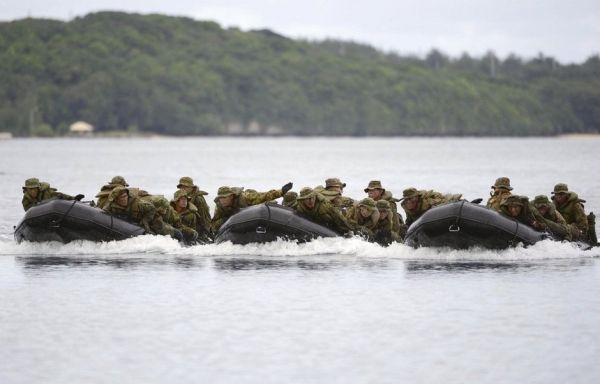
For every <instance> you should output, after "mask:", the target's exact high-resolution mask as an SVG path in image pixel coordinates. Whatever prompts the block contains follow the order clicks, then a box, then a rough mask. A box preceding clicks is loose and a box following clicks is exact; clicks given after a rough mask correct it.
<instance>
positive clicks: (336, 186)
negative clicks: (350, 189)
mask: <svg viewBox="0 0 600 384" xmlns="http://www.w3.org/2000/svg"><path fill="white" fill-rule="evenodd" d="M344 188H346V183H342V182H341V181H340V179H338V178H337V177H332V178H329V179H327V180H325V190H326V191H330V192H333V193H334V194H335V192H339V197H336V198H335V199H336V200H337V201H336V202H334V205H336V206H337V207H338V208H339V209H341V210H342V212H345V211H346V210H348V208H350V207H352V206H354V204H355V201H354V199H352V198H350V197H347V196H344ZM325 196H326V197H327V195H325Z"/></svg>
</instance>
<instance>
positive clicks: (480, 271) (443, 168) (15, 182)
mask: <svg viewBox="0 0 600 384" xmlns="http://www.w3.org/2000/svg"><path fill="white" fill-rule="evenodd" d="M599 144H600V140H593V139H592V140H590V139H495V140H489V139H255V140H244V139H131V140H108V139H102V140H85V139H80V140H78V139H58V140H9V141H0V181H1V183H0V210H1V212H2V215H1V217H0V298H1V300H0V361H2V364H0V383H3V384H4V383H74V382H77V383H78V382H85V383H115V382H127V383H164V382H174V383H197V382H222V383H231V382H237V383H281V382H294V383H331V382H335V383H349V382H350V383H398V382H415V383H466V382H477V383H596V382H598V381H599V380H600V367H599V366H598V361H599V359H600V325H599V324H600V263H599V260H600V259H599V257H600V251H598V250H592V251H581V250H579V249H577V248H575V247H573V246H572V245H569V244H560V243H552V242H543V243H540V244H537V245H535V246H534V247H530V248H527V249H523V248H517V249H511V250H506V251H499V252H496V251H484V250H469V251H451V250H433V249H420V250H412V249H409V248H406V247H404V246H402V245H394V246H392V247H389V248H381V247H379V246H377V245H373V244H368V243H365V242H363V241H360V240H358V239H322V240H318V241H315V242H313V243H309V244H302V245H297V244H293V243H286V242H278V243H273V244H266V245H254V246H234V245H231V244H222V245H218V246H217V245H206V246H196V247H190V248H181V247H180V246H179V245H178V244H177V243H176V242H174V241H173V240H170V239H166V238H163V237H156V236H144V237H140V238H135V239H129V240H126V241H122V242H112V243H103V244H96V243H90V242H77V243H72V244H68V245H62V244H56V243H46V244H20V245H17V244H15V243H14V241H13V240H12V226H13V225H15V224H16V223H17V222H18V220H19V219H20V218H21V216H22V214H23V212H22V208H21V205H20V199H21V190H20V187H21V185H22V183H23V181H24V180H25V179H26V178H28V177H33V176H38V177H40V178H41V179H43V180H47V181H49V182H50V183H51V184H52V185H55V186H57V187H58V188H59V189H60V190H61V191H64V192H67V193H72V194H75V193H79V192H81V193H84V194H85V195H86V196H88V197H91V196H93V195H95V194H96V193H97V191H98V190H99V188H100V186H101V185H102V184H104V183H105V182H107V181H108V180H110V178H111V177H112V176H114V175H116V174H121V175H123V176H125V177H126V179H127V180H128V182H129V183H130V184H131V185H134V186H140V187H143V188H145V189H147V190H149V191H150V192H152V193H162V194H165V195H167V196H168V197H171V195H172V193H173V192H174V189H175V185H176V184H177V180H178V179H179V177H180V176H183V175H189V176H192V177H193V178H194V180H195V181H196V183H197V184H199V185H200V186H201V188H203V189H206V190H207V191H208V192H210V193H211V195H213V196H214V192H215V191H216V189H217V188H218V187H219V186H220V185H240V186H246V187H251V188H256V189H259V190H266V189H270V188H277V187H280V186H281V185H283V184H284V183H285V182H287V181H290V180H291V181H294V183H295V189H296V190H298V189H300V188H301V187H303V186H314V185H316V184H320V183H322V182H323V180H324V179H325V178H327V177H332V176H339V177H340V178H342V179H343V181H345V182H346V183H348V187H347V190H346V192H347V194H348V195H350V196H354V197H363V196H364V192H362V189H363V188H364V187H365V186H366V184H367V183H368V181H369V180H371V179H380V180H382V182H383V184H384V186H386V187H387V188H388V189H389V190H391V191H392V192H393V193H394V194H395V195H399V194H401V192H402V189H404V188H406V187H409V186H416V187H418V188H421V189H436V190H439V191H441V192H462V193H463V194H464V195H465V196H466V197H467V198H476V197H484V198H485V197H486V196H487V194H488V192H489V186H490V185H491V184H492V183H493V181H494V179H495V178H496V177H498V176H509V177H511V181H512V185H513V186H514V187H515V192H516V193H520V194H526V195H529V196H534V195H536V194H541V193H549V192H550V191H551V190H552V187H553V185H554V184H555V183H557V182H560V181H562V182H567V183H568V184H569V186H570V187H571V188H572V189H573V190H576V191H577V192H578V193H579V194H580V196H581V197H582V198H585V199H586V200H587V204H586V209H588V210H592V211H596V212H598V211H600V178H598V177H597V176H596V175H595V174H594V172H595V170H598V169H600V157H599V156H598V149H599Z"/></svg>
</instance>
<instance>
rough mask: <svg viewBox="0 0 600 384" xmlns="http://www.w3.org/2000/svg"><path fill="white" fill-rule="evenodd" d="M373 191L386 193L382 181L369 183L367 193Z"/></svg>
mask: <svg viewBox="0 0 600 384" xmlns="http://www.w3.org/2000/svg"><path fill="white" fill-rule="evenodd" d="M372 189H381V190H382V191H385V188H383V187H382V186H381V181H379V180H371V181H369V185H368V186H367V188H365V192H369V191H370V190H372Z"/></svg>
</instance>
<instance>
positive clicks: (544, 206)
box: [533, 195, 572, 241]
mask: <svg viewBox="0 0 600 384" xmlns="http://www.w3.org/2000/svg"><path fill="white" fill-rule="evenodd" d="M533 207H534V208H535V211H537V214H538V215H539V216H538V215H536V214H535V211H534V216H535V217H536V218H537V219H538V220H539V219H541V220H543V222H544V225H545V227H546V230H547V231H548V232H550V233H551V234H552V235H553V236H554V237H556V238H558V239H560V240H568V241H571V239H572V237H571V233H570V232H569V229H568V227H567V222H566V221H565V219H564V218H563V217H562V215H561V214H560V212H558V211H557V210H556V207H555V206H554V204H552V202H551V201H550V199H548V196H546V195H538V196H536V197H535V198H534V199H533Z"/></svg>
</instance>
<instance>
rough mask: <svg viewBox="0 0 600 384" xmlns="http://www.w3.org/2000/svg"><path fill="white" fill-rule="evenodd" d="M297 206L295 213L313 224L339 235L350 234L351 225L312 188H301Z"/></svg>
mask: <svg viewBox="0 0 600 384" xmlns="http://www.w3.org/2000/svg"><path fill="white" fill-rule="evenodd" d="M296 200H297V201H298V204H297V205H296V211H297V212H298V213H299V214H301V215H303V216H305V217H306V218H308V219H309V220H311V221H314V222H315V223H318V224H321V225H323V226H326V227H328V228H330V229H331V230H333V231H335V232H337V233H339V234H350V233H351V232H352V230H353V227H352V225H351V224H350V223H349V222H348V221H347V220H346V218H345V217H344V216H343V215H342V213H341V212H340V211H339V210H338V209H337V208H335V207H334V206H333V205H331V203H329V202H328V201H327V199H325V197H323V195H321V194H320V193H317V192H315V191H313V189H312V188H308V187H305V188H302V189H301V190H300V193H299V194H298V197H297V198H296Z"/></svg>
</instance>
